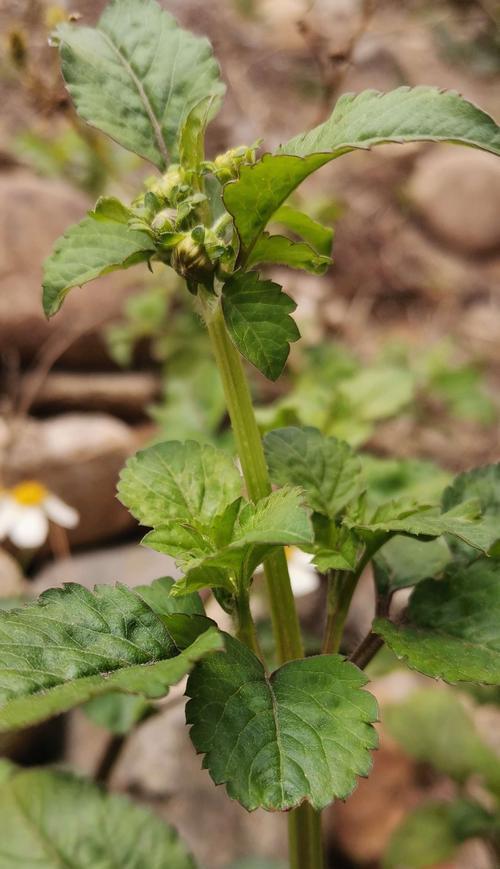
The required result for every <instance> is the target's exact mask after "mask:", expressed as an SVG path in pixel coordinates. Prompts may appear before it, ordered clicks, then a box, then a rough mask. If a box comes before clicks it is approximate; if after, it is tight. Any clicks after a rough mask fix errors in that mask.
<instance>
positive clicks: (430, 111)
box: [224, 87, 500, 264]
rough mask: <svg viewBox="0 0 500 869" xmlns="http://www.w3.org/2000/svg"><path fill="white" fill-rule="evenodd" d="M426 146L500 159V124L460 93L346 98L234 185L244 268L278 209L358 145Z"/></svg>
mask: <svg viewBox="0 0 500 869" xmlns="http://www.w3.org/2000/svg"><path fill="white" fill-rule="evenodd" d="M419 141H431V142H454V143H457V144H464V145H469V146H472V147H476V148H482V149H483V150H486V151H491V152H492V153H494V154H500V129H499V127H498V126H497V125H496V123H495V122H494V121H493V119H492V118H490V117H489V115H487V114H485V113H484V112H482V111H481V110H480V109H478V108H476V106H474V105H472V103H469V102H467V101H466V100H464V99H462V97H460V96H459V95H458V94H456V93H454V92H451V91H448V92H446V91H440V90H437V89H436V88H431V87H416V88H407V87H402V88H397V89H396V90H394V91H390V92H389V93H385V94H383V93H379V92H378V91H374V90H368V91H364V92H363V93H361V94H358V95H355V94H345V95H344V96H343V97H341V98H340V99H339V100H338V102H337V104H336V106H335V108H334V110H333V113H332V115H331V117H330V118H329V119H328V120H327V121H325V123H324V124H321V125H320V126H319V127H316V128H315V129H314V130H311V131H310V132H309V133H305V134H302V135H300V136H296V137H295V138H294V139H292V140H291V141H290V142H288V143H287V144H286V145H284V146H283V147H282V148H281V153H279V154H275V155H271V154H265V155H264V157H263V158H262V159H261V160H259V161H258V162H257V163H255V164H253V165H247V166H243V167H242V169H241V172H240V177H239V179H238V180H237V181H235V182H233V183H231V184H227V185H226V187H225V191H224V200H225V203H226V207H227V209H228V211H230V213H231V214H232V215H233V218H234V221H235V225H236V228H237V231H238V235H239V237H240V242H241V249H240V254H239V262H240V264H243V263H245V262H246V259H247V257H248V254H249V253H250V251H251V250H252V248H253V246H254V244H255V243H256V241H257V239H258V238H259V236H260V234H261V232H262V231H263V230H264V229H265V227H266V225H267V223H268V221H269V220H270V219H271V217H272V216H273V214H274V213H275V211H276V210H277V209H278V208H279V207H280V206H281V205H282V204H283V203H284V202H285V200H286V199H287V198H288V197H289V196H290V194H291V193H292V192H293V191H294V190H295V188H296V187H298V185H299V184H301V182H302V181H304V179H305V178H307V176H308V175H310V174H311V173H312V172H315V171H316V170H317V169H319V168H320V167H321V166H324V165H325V163H328V162H329V161H330V160H334V159H335V158H336V157H340V156H341V155H342V154H346V153H348V152H349V151H353V150H355V149H357V148H361V149H367V148H372V147H373V146H374V145H381V144H384V143H385V142H397V143H403V142H419Z"/></svg>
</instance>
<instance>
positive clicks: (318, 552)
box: [313, 513, 360, 573]
mask: <svg viewBox="0 0 500 869" xmlns="http://www.w3.org/2000/svg"><path fill="white" fill-rule="evenodd" d="M313 527H314V550H313V551H314V564H315V566H316V567H317V568H318V570H319V571H320V573H326V572H327V571H328V570H354V569H355V567H356V563H357V560H358V554H359V548H360V547H359V540H358V539H357V538H356V536H355V535H354V534H353V533H352V532H351V531H349V530H348V529H347V528H343V527H339V526H338V525H337V524H336V523H335V521H334V520H332V519H328V518H327V517H326V516H321V514H319V513H316V514H314V515H313Z"/></svg>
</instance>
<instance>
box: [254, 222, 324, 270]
mask: <svg viewBox="0 0 500 869" xmlns="http://www.w3.org/2000/svg"><path fill="white" fill-rule="evenodd" d="M331 262H332V261H331V259H330V257H329V256H322V255H321V254H318V253H316V251H315V250H314V248H312V247H311V246H310V245H309V244H306V242H304V241H292V240H291V239H289V238H286V236H284V235H269V233H267V232H263V233H262V235H261V237H260V238H259V240H258V242H257V243H256V245H255V247H254V248H253V250H252V252H251V254H250V256H249V258H248V266H251V267H252V268H253V267H254V266H257V265H260V264H261V263H267V264H269V263H271V264H274V265H282V266H290V268H292V269H302V270H303V271H306V272H311V274H313V275H322V274H324V273H325V271H326V269H327V268H328V266H329V265H331Z"/></svg>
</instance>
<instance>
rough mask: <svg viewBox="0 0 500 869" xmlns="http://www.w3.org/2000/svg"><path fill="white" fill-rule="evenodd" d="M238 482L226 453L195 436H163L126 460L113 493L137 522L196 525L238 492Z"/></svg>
mask: <svg viewBox="0 0 500 869" xmlns="http://www.w3.org/2000/svg"><path fill="white" fill-rule="evenodd" d="M241 488H242V482H241V477H240V475H239V473H238V471H237V469H236V466H235V464H234V462H233V460H232V459H231V458H230V457H229V456H228V455H226V453H223V452H222V451H221V450H217V449H215V447H213V446H211V445H210V444H200V443H198V442H197V441H184V442H183V443H181V442H180V441H165V442H164V443H161V444H156V445H155V446H152V447H148V449H145V450H141V451H140V452H138V453H137V454H136V455H135V456H133V457H132V458H131V459H129V460H128V462H127V464H126V466H125V468H124V470H123V471H122V473H121V475H120V482H119V485H118V497H119V500H120V501H121V502H122V504H124V505H125V507H128V509H129V510H130V512H131V513H132V515H133V516H135V518H136V519H138V520H139V522H141V523H142V524H143V525H150V526H152V527H156V526H159V525H163V524H165V523H166V522H167V520H172V519H173V520H176V521H177V522H178V521H181V520H182V521H183V522H185V523H187V524H189V525H191V526H192V527H193V528H199V527H204V526H206V525H210V524H211V523H212V520H213V518H214V517H215V516H216V515H217V514H218V513H221V512H222V511H223V510H224V509H225V508H226V507H227V506H228V504H230V503H231V502H232V501H234V500H235V499H236V498H238V496H239V495H241ZM186 533H188V532H187V531H186Z"/></svg>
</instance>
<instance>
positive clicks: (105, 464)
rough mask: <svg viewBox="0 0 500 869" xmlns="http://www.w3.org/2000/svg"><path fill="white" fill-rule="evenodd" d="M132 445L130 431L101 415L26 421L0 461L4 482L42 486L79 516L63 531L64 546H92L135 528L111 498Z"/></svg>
mask: <svg viewBox="0 0 500 869" xmlns="http://www.w3.org/2000/svg"><path fill="white" fill-rule="evenodd" d="M138 446H139V437H138V436H137V435H136V433H135V432H134V430H133V429H131V428H130V427H129V426H127V425H126V424H125V423H124V422H121V421H120V420H117V419H114V418H113V417H111V416H107V415H105V414H76V413H75V414H62V415H61V416H56V417H53V418H51V419H48V420H35V419H29V420H27V421H26V423H24V424H23V425H22V428H21V429H20V431H19V433H18V435H17V437H16V440H15V442H14V444H13V446H12V448H11V450H10V452H9V454H8V456H7V457H6V461H5V465H6V484H7V485H13V484H14V483H16V482H20V481H21V480H27V479H36V480H39V481H40V482H42V483H44V484H45V485H46V486H47V488H48V489H50V491H52V492H54V493H55V494H56V495H58V496H59V497H60V498H62V499H63V501H66V502H67V503H68V504H70V505H71V506H72V507H75V508H76V509H77V510H78V512H79V514H80V523H79V525H78V526H77V527H76V528H75V529H74V530H72V531H70V532H69V542H70V544H71V545H74V546H75V545H76V546H79V545H82V544H89V543H95V542H97V541H99V540H105V539H107V538H110V537H113V536H115V535H118V534H121V533H123V532H124V531H127V530H128V529H130V528H133V527H134V525H135V520H134V519H132V517H131V515H130V513H129V512H128V511H127V510H126V509H125V508H124V507H122V505H121V504H120V503H119V502H118V501H117V499H116V484H117V480H118V474H119V472H120V471H121V469H122V468H123V465H124V464H125V461H126V459H127V458H128V456H130V455H131V454H132V453H133V452H135V450H136V449H137V447H138Z"/></svg>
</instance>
